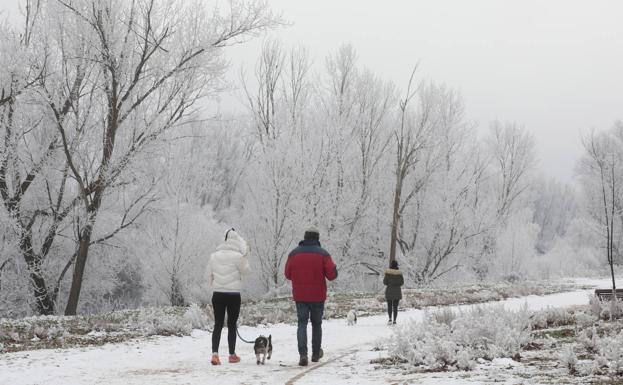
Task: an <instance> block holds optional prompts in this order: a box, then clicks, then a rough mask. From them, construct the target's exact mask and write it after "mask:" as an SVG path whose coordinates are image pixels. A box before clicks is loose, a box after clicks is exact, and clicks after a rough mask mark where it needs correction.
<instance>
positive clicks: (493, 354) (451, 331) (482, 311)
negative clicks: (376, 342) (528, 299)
mask: <svg viewBox="0 0 623 385" xmlns="http://www.w3.org/2000/svg"><path fill="white" fill-rule="evenodd" d="M440 314H442V313H431V314H426V316H425V318H424V319H423V320H422V321H421V322H410V323H408V324H406V325H405V326H403V327H401V328H398V329H396V330H395V332H394V335H393V336H392V338H391V340H390V343H389V351H390V354H392V355H394V356H398V357H400V358H402V359H404V360H406V361H407V362H408V363H409V364H411V365H413V366H416V367H418V368H419V369H422V370H439V369H444V370H452V369H454V368H458V369H461V370H470V369H473V368H474V367H475V362H474V361H475V359H478V358H486V359H493V358H497V357H512V356H514V355H515V354H517V353H518V352H519V350H520V348H521V346H522V345H523V344H526V343H527V342H528V341H529V338H530V335H529V327H530V322H529V317H528V312H527V311H526V310H525V309H522V310H520V311H508V310H505V309H504V308H503V307H502V306H496V307H477V308H474V309H472V310H469V311H467V312H464V313H456V314H454V317H455V318H454V319H453V320H450V318H451V317H449V313H443V314H444V316H440Z"/></svg>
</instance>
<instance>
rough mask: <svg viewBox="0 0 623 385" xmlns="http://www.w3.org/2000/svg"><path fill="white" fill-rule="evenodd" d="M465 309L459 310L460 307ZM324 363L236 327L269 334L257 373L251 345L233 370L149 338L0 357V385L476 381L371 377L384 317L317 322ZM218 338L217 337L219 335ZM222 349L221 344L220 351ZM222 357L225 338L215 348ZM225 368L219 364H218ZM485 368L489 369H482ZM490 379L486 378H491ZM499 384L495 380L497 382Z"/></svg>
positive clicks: (193, 342)
mask: <svg viewBox="0 0 623 385" xmlns="http://www.w3.org/2000/svg"><path fill="white" fill-rule="evenodd" d="M582 283H583V284H594V285H599V286H603V287H607V284H608V281H607V280H592V281H589V280H585V281H583V282H582ZM590 292H591V290H578V291H574V292H567V293H560V294H553V295H547V296H541V297H539V296H527V297H523V298H514V299H508V300H505V301H502V302H496V303H503V304H504V305H505V306H507V307H508V308H518V307H520V306H522V305H523V304H524V303H525V304H527V305H528V307H529V309H531V310H538V309H543V308H546V307H548V306H555V307H565V306H571V305H582V304H587V303H588V294H589V293H590ZM467 306H473V305H465V306H461V307H460V308H466V307H467ZM423 314H424V311H422V310H409V311H405V312H401V313H400V314H399V316H398V322H405V321H407V320H408V319H421V317H422V315H423ZM323 332H324V334H323V348H324V350H325V358H324V359H323V360H322V361H321V363H320V364H315V365H312V366H310V367H307V368H300V367H298V366H297V361H298V353H297V350H296V327H295V326H294V325H286V324H277V325H270V326H267V327H259V328H251V327H241V328H240V333H241V335H242V336H243V337H245V338H247V339H252V338H254V337H255V336H257V335H258V334H264V335H268V334H272V337H273V344H274V353H273V359H272V360H271V361H267V364H266V365H265V366H257V365H256V364H255V356H254V354H253V349H252V345H247V344H244V343H241V342H240V341H239V342H238V344H239V345H238V349H237V351H238V352H239V354H240V355H241V357H242V362H241V363H239V364H228V363H226V362H225V363H224V364H223V365H221V366H217V367H214V366H212V365H210V363H209V359H210V334H209V333H207V332H203V331H194V332H193V334H192V335H191V336H188V337H155V338H151V339H148V340H134V341H128V342H124V343H120V344H108V345H104V346H100V347H88V348H78V349H65V350H39V351H30V352H20V353H9V354H4V355H1V356H0V384H2V385H4V384H11V385H20V384H29V385H32V384H42V385H43V384H45V385H57V384H58V385H61V384H63V385H65V384H163V385H166V384H215V385H217V384H218V385H226V384H300V385H302V384H326V383H328V381H329V382H330V383H331V384H338V385H345V384H404V383H415V382H417V383H418V384H476V383H482V379H475V378H473V376H471V379H470V375H468V374H466V373H462V372H455V373H430V374H409V375H405V374H404V373H403V372H402V371H398V370H395V371H394V370H375V367H374V365H371V364H370V360H371V359H374V358H379V357H381V356H383V355H386V352H384V351H382V350H381V351H373V350H374V348H375V347H378V346H381V345H382V344H381V343H379V341H381V340H383V339H385V338H387V337H389V336H390V335H391V333H392V328H391V327H388V326H387V325H386V316H384V315H378V316H370V317H360V319H359V322H358V324H357V325H356V326H350V327H349V326H347V325H346V322H345V321H344V320H343V319H342V320H329V321H325V322H324V323H323ZM223 337H225V331H224V335H223ZM223 342H225V344H223ZM221 352H222V354H223V353H224V352H226V341H225V338H223V339H222V342H221ZM224 361H226V360H224ZM509 361H510V360H498V361H494V362H493V363H492V364H490V365H489V366H495V365H499V366H500V367H506V366H508V365H512V364H513V363H512V361H510V362H509ZM489 369H490V368H489ZM492 380H493V379H492ZM499 380H502V379H501V378H500V379H499ZM503 381H504V382H506V383H517V382H523V383H525V382H526V380H525V379H521V378H518V379H516V380H515V379H504V380H503Z"/></svg>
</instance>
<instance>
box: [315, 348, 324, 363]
mask: <svg viewBox="0 0 623 385" xmlns="http://www.w3.org/2000/svg"><path fill="white" fill-rule="evenodd" d="M322 356H324V352H323V351H322V348H321V349H320V351H319V352H318V354H312V362H318V360H319V359H321V358H322Z"/></svg>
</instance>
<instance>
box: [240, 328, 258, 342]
mask: <svg viewBox="0 0 623 385" xmlns="http://www.w3.org/2000/svg"><path fill="white" fill-rule="evenodd" d="M236 334H238V338H240V339H241V340H242V342H246V343H247V344H254V343H255V341H247V340H245V339H244V338H242V336H241V335H240V331H239V330H238V325H236Z"/></svg>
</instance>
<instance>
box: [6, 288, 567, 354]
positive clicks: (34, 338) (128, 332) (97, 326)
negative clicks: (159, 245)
mask: <svg viewBox="0 0 623 385" xmlns="http://www.w3.org/2000/svg"><path fill="white" fill-rule="evenodd" d="M577 288H578V286H577V285H571V284H551V283H546V284H544V283H542V282H518V283H514V284H509V283H498V284H482V285H468V286H455V287H446V288H420V289H411V290H404V293H403V297H404V298H403V300H402V301H401V304H400V308H401V309H405V308H423V307H428V306H444V305H456V304H474V303H483V302H489V301H496V300H502V299H505V298H511V297H520V296H525V295H531V294H533V295H545V294H552V293H556V292H562V291H568V290H573V289H577ZM351 309H355V310H356V311H357V312H358V314H359V315H360V316H364V315H372V314H381V313H384V312H385V311H386V304H385V300H384V297H383V295H382V294H380V293H378V294H377V293H349V294H333V293H331V294H330V295H329V298H328V300H327V304H326V309H325V318H327V319H333V318H343V317H345V316H346V314H347V313H348V311H349V310H351ZM212 316H213V315H212V311H211V308H210V307H209V306H201V307H200V306H198V305H191V307H189V308H174V307H162V308H141V309H133V310H121V311H115V312H111V313H103V314H95V315H85V316H76V317H64V316H40V317H29V318H23V319H17V320H13V319H0V344H1V345H2V346H0V352H3V351H21V350H32V349H42V348H65V347H74V346H86V345H102V344H104V343H109V342H121V341H124V340H128V339H131V338H138V337H148V336H152V335H178V336H181V335H188V334H190V332H191V330H192V329H202V330H208V329H210V328H211V325H212V323H213V320H212ZM438 316H441V315H438ZM446 316H448V315H447V314H446ZM295 322H296V312H295V308H294V303H293V302H292V300H291V298H289V297H280V298H273V299H269V300H263V301H257V302H247V303H245V304H243V307H242V309H241V316H240V320H239V324H240V325H246V326H257V325H266V324H276V323H295ZM446 322H449V320H446Z"/></svg>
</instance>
